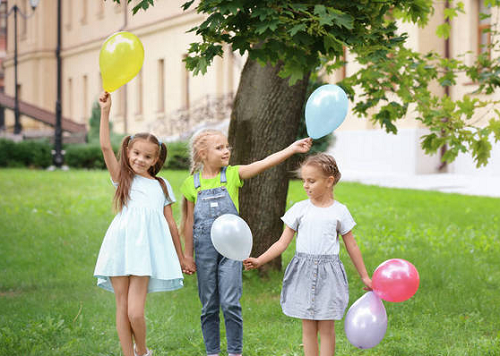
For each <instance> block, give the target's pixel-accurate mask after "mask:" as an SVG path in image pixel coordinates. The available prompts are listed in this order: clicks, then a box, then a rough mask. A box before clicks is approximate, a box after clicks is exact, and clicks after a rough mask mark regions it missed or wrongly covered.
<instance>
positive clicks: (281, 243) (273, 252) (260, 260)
mask: <svg viewBox="0 0 500 356" xmlns="http://www.w3.org/2000/svg"><path fill="white" fill-rule="evenodd" d="M293 235H295V230H292V229H291V228H289V227H288V226H286V227H285V230H283V233H282V234H281V237H280V239H279V240H278V241H276V242H275V243H274V244H272V245H271V247H269V249H268V250H267V251H266V252H264V253H263V254H262V255H260V256H259V257H257V258H253V257H250V258H247V259H246V260H244V261H243V265H244V266H245V269H246V270H249V269H255V268H259V267H260V266H262V265H264V264H266V263H268V262H269V261H272V260H274V259H275V258H276V257H278V256H279V255H281V254H282V253H283V252H284V251H285V250H286V249H287V247H288V245H290V242H291V241H292V239H293Z"/></svg>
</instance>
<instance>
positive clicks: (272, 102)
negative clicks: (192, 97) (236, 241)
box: [229, 59, 309, 270]
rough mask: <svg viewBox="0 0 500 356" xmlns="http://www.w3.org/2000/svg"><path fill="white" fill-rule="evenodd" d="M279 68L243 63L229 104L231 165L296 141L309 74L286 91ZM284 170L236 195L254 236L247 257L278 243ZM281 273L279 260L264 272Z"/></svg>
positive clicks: (276, 170)
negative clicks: (269, 270)
mask: <svg viewBox="0 0 500 356" xmlns="http://www.w3.org/2000/svg"><path fill="white" fill-rule="evenodd" d="M279 70H280V66H279V65H277V66H275V67H272V66H271V65H266V66H265V67H262V66H261V65H260V64H258V63H257V62H255V61H253V60H251V59H248V60H247V62H246V63H245V67H244V68H243V71H242V73H241V79H240V84H239V88H238V92H237V93H236V97H235V99H234V105H233V111H232V114H231V123H230V125H229V143H230V144H231V145H232V146H233V147H234V153H233V156H232V164H249V163H252V162H254V161H256V160H260V159H263V158H265V157H267V156H268V155H270V154H272V153H274V152H277V151H280V150H282V149H283V148H285V147H287V146H289V145H290V144H291V143H292V142H294V141H295V139H296V137H297V130H298V127H299V122H300V117H301V113H302V107H303V103H304V99H305V94H306V89H307V84H308V81H309V74H308V75H307V76H305V77H304V79H303V80H302V81H300V82H297V83H296V84H295V85H293V86H290V85H289V84H288V79H282V78H280V77H278V75H277V74H278V72H279ZM287 167H289V165H287V164H286V163H282V164H280V165H278V166H276V167H273V168H271V169H269V170H267V171H266V172H264V173H261V174H260V175H258V176H256V177H254V178H251V179H249V180H247V181H245V184H244V186H243V188H242V189H241V191H240V215H241V217H242V218H243V219H244V220H245V221H246V222H247V223H248V225H249V226H250V229H251V230H252V235H253V250H252V256H259V255H260V254H262V253H263V252H265V251H266V250H267V249H268V248H269V247H270V246H271V245H272V244H273V243H274V242H275V241H277V240H278V239H279V237H280V236H281V233H282V231H283V222H282V221H281V219H280V217H281V216H282V215H283V213H284V212H285V208H286V197H287V192H288V180H289V179H288V177H289V169H288V168H287ZM267 269H277V270H279V269H281V257H279V258H276V259H275V260H273V261H271V262H270V263H269V264H268V265H266V266H264V268H263V270H267Z"/></svg>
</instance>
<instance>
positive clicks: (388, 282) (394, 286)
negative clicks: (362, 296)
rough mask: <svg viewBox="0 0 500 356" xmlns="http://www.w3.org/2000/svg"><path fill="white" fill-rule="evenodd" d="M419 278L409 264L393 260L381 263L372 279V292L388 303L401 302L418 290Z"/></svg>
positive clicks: (413, 267)
mask: <svg viewBox="0 0 500 356" xmlns="http://www.w3.org/2000/svg"><path fill="white" fill-rule="evenodd" d="M419 283H420V277H419V276H418V271H417V269H416V268H415V266H414V265H412V264H411V263H410V262H408V261H406V260H403V259H400V258H394V259H391V260H387V261H385V262H383V263H382V264H381V265H380V266H378V267H377V268H376V269H375V272H373V277H372V287H373V291H374V292H375V293H376V294H377V295H378V296H379V298H380V299H383V300H386V301H388V302H403V301H405V300H407V299H410V298H411V297H412V296H413V295H414V294H415V292H416V291H417V289H418V285H419Z"/></svg>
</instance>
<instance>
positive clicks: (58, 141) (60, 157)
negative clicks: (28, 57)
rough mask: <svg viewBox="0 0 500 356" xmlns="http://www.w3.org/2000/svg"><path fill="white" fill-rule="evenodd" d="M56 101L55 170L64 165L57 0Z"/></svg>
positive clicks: (59, 16)
mask: <svg viewBox="0 0 500 356" xmlns="http://www.w3.org/2000/svg"><path fill="white" fill-rule="evenodd" d="M56 61H57V99H56V124H55V129H54V150H53V151H52V153H53V156H52V162H53V163H54V166H56V167H57V168H61V167H62V166H63V163H64V152H63V150H62V108H61V90H62V78H61V77H62V75H61V0H57V47H56Z"/></svg>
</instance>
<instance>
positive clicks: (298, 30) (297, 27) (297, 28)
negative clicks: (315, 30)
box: [289, 23, 307, 37]
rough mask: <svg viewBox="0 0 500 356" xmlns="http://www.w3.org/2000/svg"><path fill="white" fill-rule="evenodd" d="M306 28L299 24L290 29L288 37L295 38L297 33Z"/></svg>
mask: <svg viewBox="0 0 500 356" xmlns="http://www.w3.org/2000/svg"><path fill="white" fill-rule="evenodd" d="M306 28H307V26H306V25H305V24H303V23H301V24H298V25H295V26H293V27H292V29H291V30H290V31H289V33H290V36H292V37H293V36H295V35H296V34H297V32H302V31H304V30H305V29H306Z"/></svg>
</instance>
